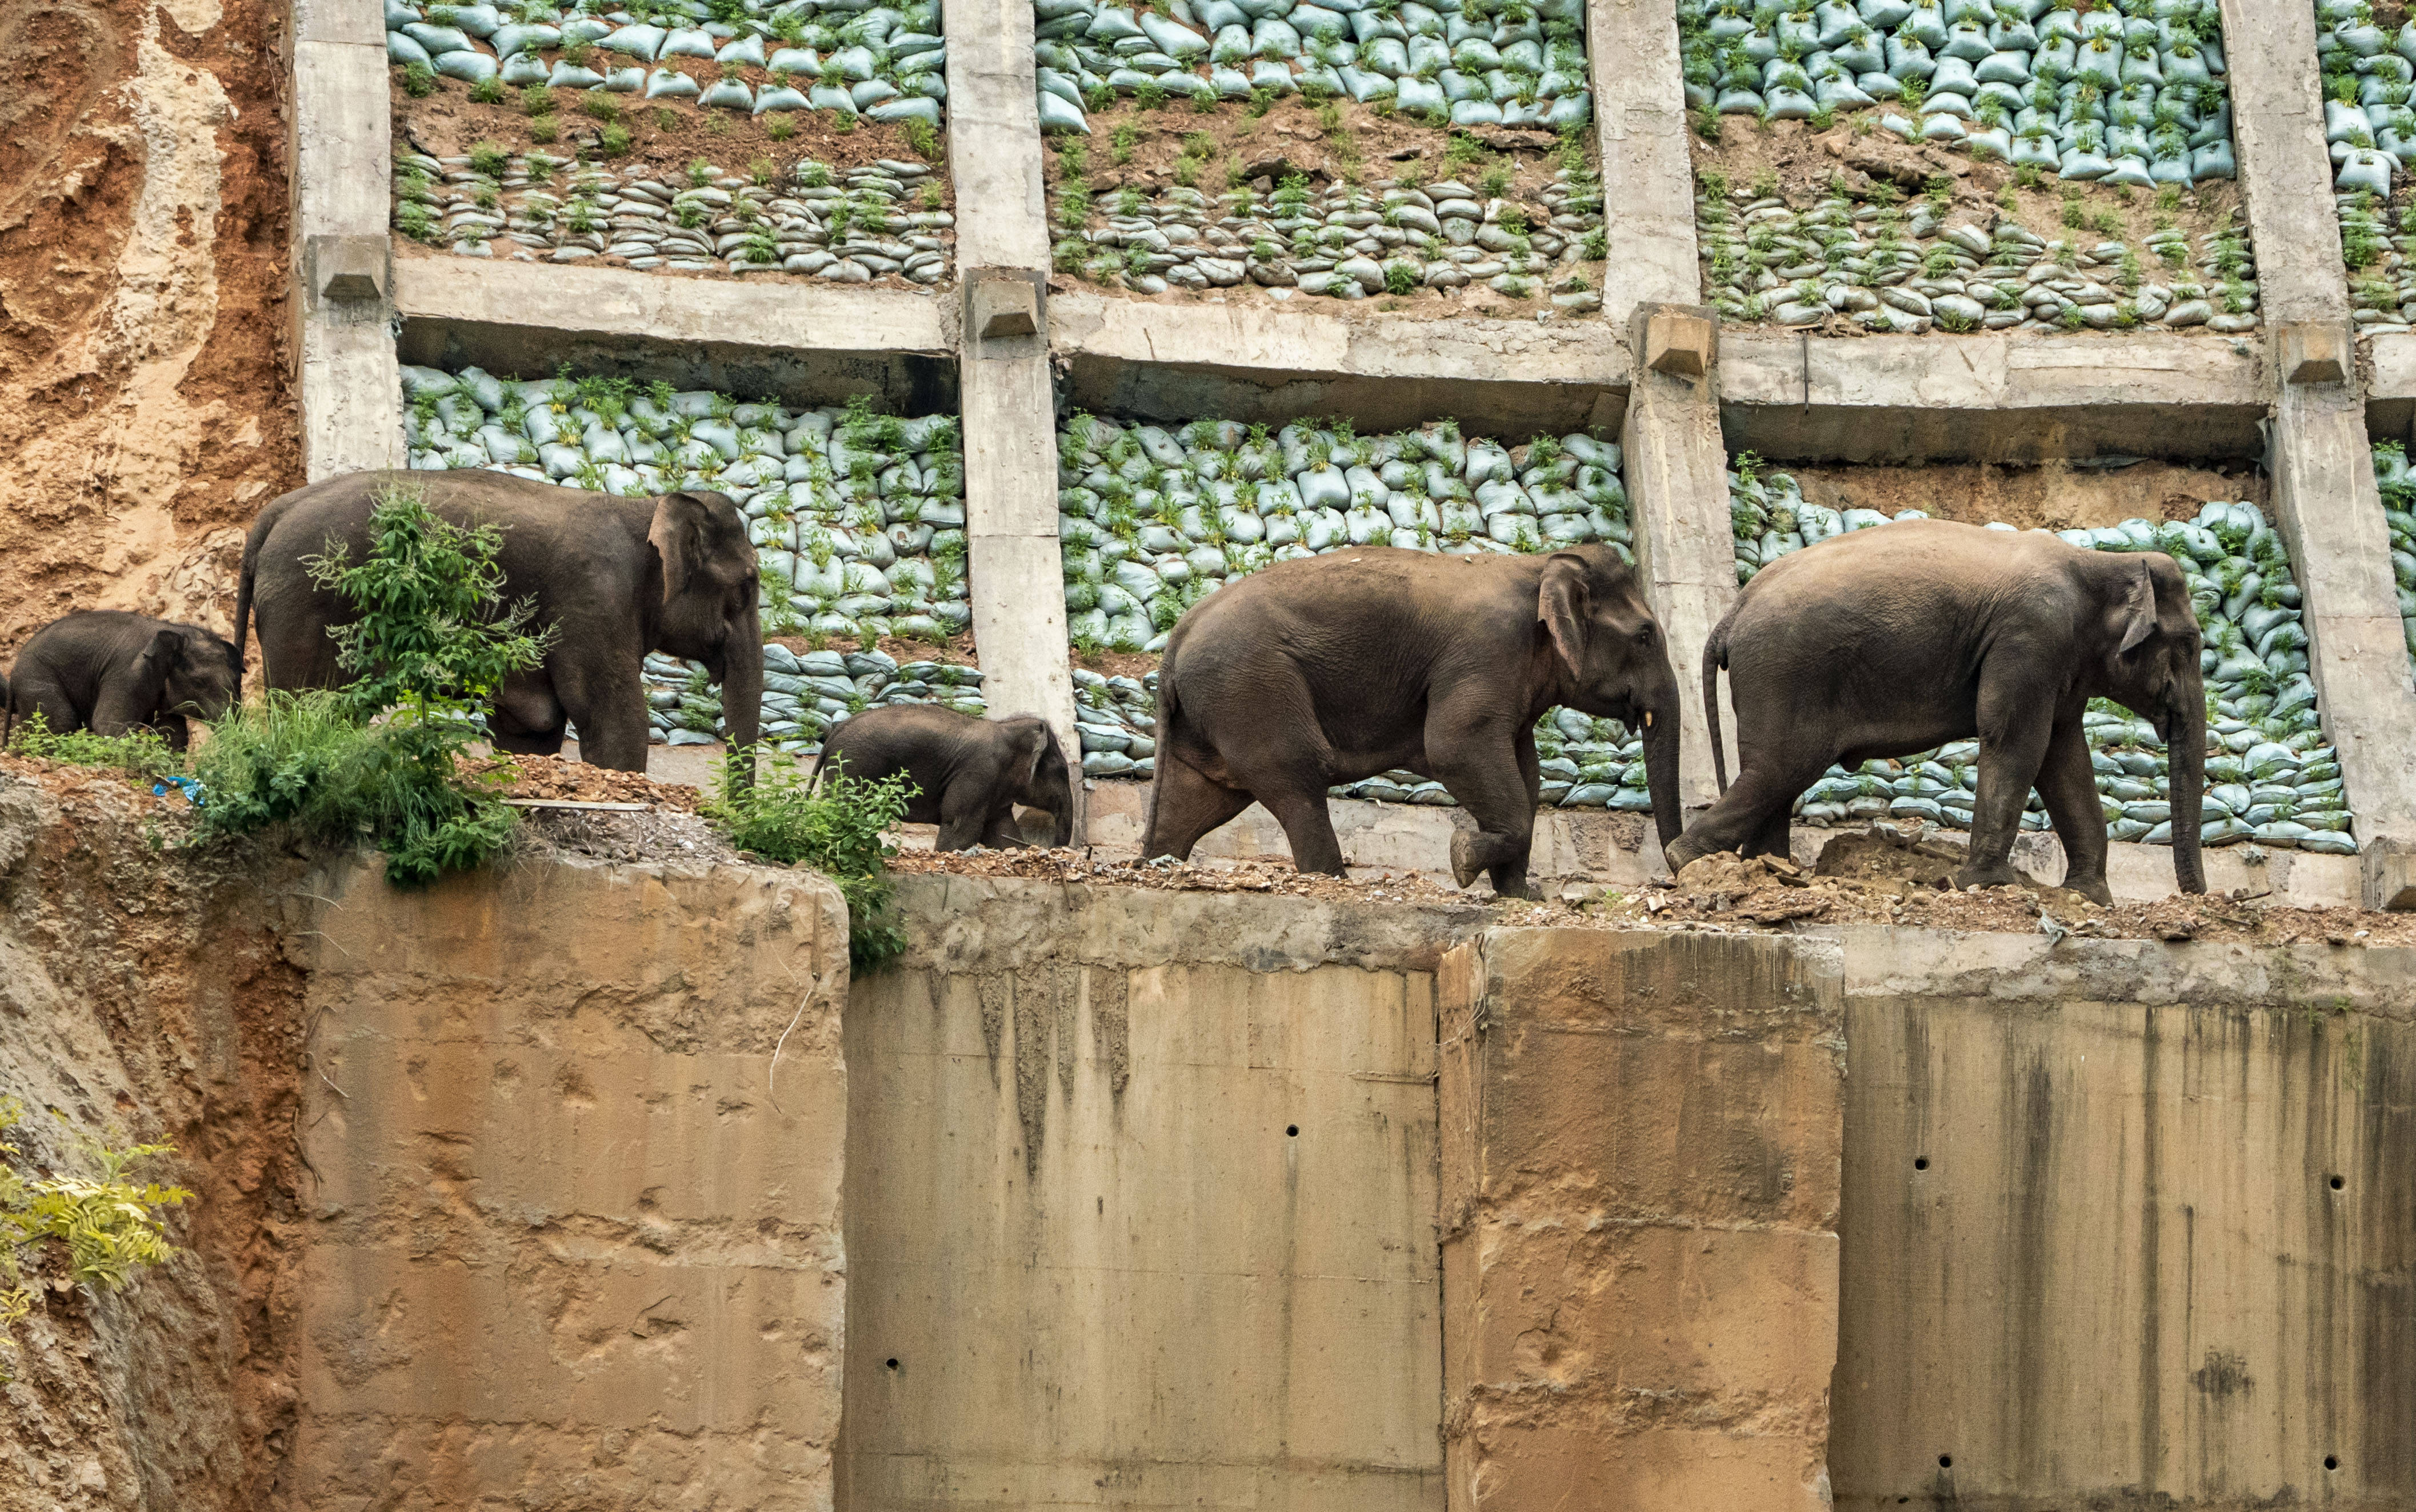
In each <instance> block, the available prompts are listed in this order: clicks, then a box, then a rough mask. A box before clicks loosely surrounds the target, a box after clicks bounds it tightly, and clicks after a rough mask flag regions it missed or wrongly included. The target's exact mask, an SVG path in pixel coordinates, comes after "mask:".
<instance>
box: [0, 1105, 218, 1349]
mask: <svg viewBox="0 0 2416 1512" xmlns="http://www.w3.org/2000/svg"><path fill="white" fill-rule="evenodd" d="M24 1111H25V1110H24V1106H23V1104H22V1103H20V1102H18V1101H17V1099H16V1098H14V1097H0V1136H5V1135H6V1134H7V1133H8V1130H9V1129H11V1128H14V1127H15V1126H17V1124H18V1122H19V1121H20V1120H21V1119H22V1118H23V1116H24ZM54 1116H56V1115H54ZM61 1121H62V1122H65V1120H64V1118H62V1119H61ZM77 1144H78V1145H79V1147H80V1148H81V1149H82V1150H83V1153H84V1155H85V1157H86V1158H87V1160H88V1161H89V1162H90V1163H91V1164H92V1166H93V1167H94V1168H95V1173H94V1175H92V1176H89V1177H79V1176H68V1175H53V1176H35V1177H25V1176H21V1175H19V1174H18V1173H17V1172H16V1170H15V1169H14V1168H13V1167H12V1166H10V1165H9V1164H8V1159H7V1157H11V1156H15V1155H18V1154H20V1153H21V1152H20V1151H19V1150H18V1148H17V1146H16V1145H14V1144H11V1143H8V1142H7V1140H6V1139H5V1138H0V1330H5V1329H7V1328H8V1327H9V1326H10V1325H12V1324H14V1323H17V1322H18V1321H19V1320H21V1319H23V1317H25V1316H26V1315H27V1314H28V1313H30V1312H32V1311H33V1310H34V1293H33V1289H32V1288H30V1287H28V1286H27V1285H25V1284H24V1283H25V1273H24V1266H25V1261H26V1259H27V1258H28V1257H27V1253H26V1252H27V1251H28V1250H30V1249H32V1248H33V1247H36V1246H38V1245H40V1244H42V1243H43V1242H44V1241H55V1242H57V1243H59V1244H63V1245H65V1246H67V1249H68V1274H69V1275H70V1276H72V1277H74V1278H75V1279H76V1280H77V1281H79V1282H81V1283H82V1284H83V1285H84V1286H85V1287H88V1288H90V1289H91V1290H92V1291H94V1292H114V1291H116V1290H118V1289H119V1288H121V1287H123V1286H125V1285H126V1284H127V1283H128V1282H129V1281H131V1280H132V1279H133V1278H134V1273H135V1271H136V1270H137V1269H138V1268H140V1267H143V1266H147V1265H159V1264H162V1263H166V1262H167V1261H168V1260H169V1259H170V1258H171V1257H173V1256H174V1254H175V1253H176V1248H175V1246H174V1245H172V1244H170V1243H169V1242H168V1239H167V1233H166V1230H165V1228H164V1226H163V1225H162V1224H161V1222H160V1219H159V1211H160V1209H162V1208H169V1207H176V1206H180V1205H182V1204H183V1203H184V1202H186V1201H187V1200H188V1199H189V1198H190V1197H191V1196H192V1195H193V1194H192V1193H191V1192H189V1191H187V1190H185V1189H184V1188H183V1187H162V1186H159V1184H158V1183H156V1182H143V1183H140V1184H137V1183H135V1182H131V1181H128V1180H127V1179H126V1172H127V1171H128V1168H129V1167H131V1166H134V1165H136V1164H137V1163H139V1162H141V1161H143V1160H147V1159H150V1158H151V1157H154V1156H161V1155H168V1154H172V1153H174V1149H175V1146H174V1145H172V1144H135V1145H129V1146H128V1147H127V1148H125V1149H112V1148H110V1147H109V1146H108V1145H106V1144H104V1143H102V1142H99V1141H98V1140H92V1139H80V1140H78V1141H77ZM16 1348H17V1346H16V1344H15V1343H14V1342H13V1341H12V1340H10V1339H9V1338H8V1337H7V1336H6V1334H5V1333H0V1382H6V1381H7V1380H8V1370H7V1368H5V1361H6V1359H7V1358H8V1355H10V1354H13V1353H15V1352H16Z"/></svg>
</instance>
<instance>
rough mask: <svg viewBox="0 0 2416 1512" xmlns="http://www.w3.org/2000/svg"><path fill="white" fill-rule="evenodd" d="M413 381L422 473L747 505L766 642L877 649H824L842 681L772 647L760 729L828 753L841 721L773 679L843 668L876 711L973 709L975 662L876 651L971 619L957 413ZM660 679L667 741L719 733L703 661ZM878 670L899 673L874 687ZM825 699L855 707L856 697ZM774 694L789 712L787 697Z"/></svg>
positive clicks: (508, 382) (655, 666) (428, 373)
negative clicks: (932, 701) (905, 413)
mask: <svg viewBox="0 0 2416 1512" xmlns="http://www.w3.org/2000/svg"><path fill="white" fill-rule="evenodd" d="M402 386H403V397H404V409H405V418H404V439H405V444H406V446H407V447H408V455H409V459H410V465H411V466H412V467H414V468H416V469H422V470H444V469H448V468H458V467H482V468H489V469H491V470H494V471H497V472H505V473H509V474H512V475H513V476H520V477H527V478H534V479H536V480H539V481H543V482H551V483H557V484H561V485H564V486H566V487H572V488H581V489H587V490H590V491H596V492H600V493H612V494H619V495H623V496H637V495H652V494H658V493H663V492H667V491H672V490H676V489H681V488H701V489H711V490H716V491H720V492H723V493H727V494H729V495H730V496H731V497H732V498H733V499H735V500H736V501H737V503H738V507H739V508H740V509H741V510H742V511H743V512H744V513H745V515H746V517H747V532H748V534H749V536H750V537H752V538H753V539H754V542H755V547H756V560H757V564H758V566H759V567H760V568H761V570H762V574H763V633H764V635H765V636H766V637H767V638H769V637H774V636H780V637H789V638H795V639H802V640H805V641H807V642H808V643H828V642H833V641H849V642H855V643H860V644H862V645H863V646H864V647H865V648H866V649H863V650H859V651H852V652H838V651H835V650H833V651H820V652H816V653H815V655H816V656H818V657H824V658H828V657H834V656H835V657H839V658H841V663H842V664H841V665H840V667H839V671H838V673H829V672H827V671H825V672H820V673H815V672H799V671H796V670H795V669H794V668H793V666H792V665H791V663H793V662H797V661H800V660H802V659H803V658H801V657H797V656H793V655H792V654H791V653H790V652H788V651H786V650H783V649H781V648H780V647H778V646H774V645H767V646H766V647H765V648H764V669H765V673H766V688H767V691H766V701H765V706H764V711H763V718H764V737H765V738H766V739H768V740H772V741H774V742H775V743H776V744H777V745H778V746H780V747H781V748H785V749H800V750H810V749H815V748H819V747H820V744H821V735H822V732H823V729H825V728H826V727H827V726H828V724H829V723H830V722H832V720H833V718H835V716H834V714H833V712H832V709H831V708H830V706H829V705H828V703H825V702H818V701H813V700H805V699H803V698H802V690H801V689H799V688H789V687H785V686H784V685H782V684H781V683H779V682H778V681H776V680H774V674H776V673H777V674H778V676H780V677H808V678H810V677H812V676H822V675H844V676H846V677H848V678H851V679H855V680H856V686H857V688H858V691H859V692H862V693H863V694H864V695H865V696H866V697H868V698H872V699H875V700H876V701H887V702H897V701H898V699H896V698H894V697H891V696H890V695H891V694H892V693H893V692H894V691H895V689H894V688H893V687H892V684H893V683H899V684H903V685H904V686H905V687H906V688H907V689H908V692H907V697H908V698H909V700H916V699H921V698H923V697H924V696H925V691H924V690H925V688H951V689H959V691H958V692H956V693H952V694H950V695H948V696H945V697H940V698H938V700H937V701H939V702H958V701H961V700H963V699H964V698H967V697H972V698H974V699H975V700H976V701H977V699H978V694H977V693H972V692H970V691H969V690H971V689H976V688H978V687H979V677H980V674H979V673H978V671H977V670H975V669H971V668H966V669H951V670H948V671H946V672H944V673H928V672H923V671H907V670H901V669H899V668H898V666H897V665H896V663H895V662H894V661H893V660H891V659H890V658H886V657H884V656H883V655H882V654H881V653H880V652H878V651H875V650H872V649H870V647H871V645H872V643H874V642H876V641H878V640H880V639H882V638H885V637H892V636H896V637H904V638H909V639H917V640H924V641H929V642H933V643H940V642H944V641H945V640H946V639H947V638H948V637H949V636H951V635H953V634H956V633H957V632H959V631H962V630H964V629H965V628H967V627H969V626H970V625H971V624H972V620H973V611H972V608H971V605H970V602H969V594H968V588H967V584H966V581H965V571H964V568H965V533H964V522H965V508H964V461H963V457H962V452H961V448H960V446H959V439H958V435H957V426H956V420H955V418H954V417H953V416H921V417H918V418H914V419H901V418H899V417H898V416H881V415H874V414H872V413H871V412H870V410H869V409H868V408H867V407H866V406H864V405H863V404H862V403H859V404H857V405H855V406H853V407H851V408H844V409H842V408H838V407H834V406H823V407H821V408H791V407H789V406H786V405H781V404H777V403H769V402H759V403H747V402H741V401H738V400H736V399H735V398H733V397H732V396H730V395H727V394H717V393H712V392H710V391H706V390H689V391H686V392H678V391H674V390H672V388H671V387H670V386H669V385H666V384H657V385H655V386H652V387H650V388H648V389H645V390H639V389H638V388H636V387H635V386H632V385H630V384H628V383H627V382H625V381H620V380H606V379H596V378H586V379H571V378H554V379H548V380H542V381H538V382H534V383H523V382H520V381H518V380H514V379H504V378H497V377H494V376H493V375H491V374H490V373H488V372H487V371H485V370H483V369H479V368H475V367H470V368H463V369H461V370H460V371H459V372H450V373H448V372H445V371H442V370H437V369H433V368H420V367H413V366H408V365H406V366H405V367H404V368H403V370H402ZM856 663H860V664H856ZM817 665H821V664H820V663H818V664H817ZM928 665H933V664H927V663H922V662H914V663H909V664H908V666H909V669H923V668H926V667H927V666H928ZM648 669H649V670H648V695H647V700H648V704H649V707H650V708H651V709H652V710H653V713H654V718H655V729H656V733H657V735H658V736H660V737H661V738H663V739H665V740H667V741H669V742H670V743H672V744H675V745H686V744H694V743H699V742H701V741H703V740H707V739H710V738H713V737H711V736H710V735H709V734H707V733H705V732H709V731H711V730H712V729H714V728H715V721H716V719H717V718H718V715H719V712H720V711H719V707H718V704H717V702H716V701H715V697H714V695H713V694H712V693H711V692H710V691H709V690H708V689H707V688H706V687H705V682H704V677H703V673H702V668H701V667H697V666H695V665H694V664H682V663H679V662H677V661H675V660H672V659H671V658H661V657H657V658H649V661H648ZM876 672H878V673H881V674H882V676H883V679H885V680H884V681H883V682H881V683H876V684H873V685H869V686H867V685H864V684H863V683H862V681H861V680H862V679H863V678H865V677H867V676H869V675H871V674H872V673H876ZM966 673H971V676H970V678H969V679H968V678H967V677H966V676H965V674H966ZM819 691H821V692H823V693H827V694H829V695H830V697H831V698H832V699H835V700H837V701H838V703H839V704H840V705H841V706H842V709H844V706H845V704H846V698H847V696H846V695H844V694H838V693H837V692H836V691H835V690H833V689H829V688H822V689H820V690H819ZM774 693H780V694H783V695H785V696H787V697H788V698H789V700H790V702H789V703H782V704H778V705H776V704H775V703H773V702H772V695H773V694H774ZM776 709H777V710H778V712H776ZM841 717H843V716H841Z"/></svg>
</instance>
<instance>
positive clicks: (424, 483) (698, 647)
mask: <svg viewBox="0 0 2416 1512" xmlns="http://www.w3.org/2000/svg"><path fill="white" fill-rule="evenodd" d="M389 486H392V487H398V488H406V489H415V490H417V491H420V493H421V494H422V495H423V496H424V497H425V498H426V499H427V500H428V503H429V507H430V508H432V509H433V510H435V512H436V513H437V514H439V515H441V516H443V517H444V518H445V519H446V520H449V521H452V522H455V523H457V524H471V523H477V522H489V523H492V524H496V525H500V526H502V527H503V549H502V551H501V552H500V553H499V554H498V556H497V561H498V563H499V564H500V565H501V566H502V567H503V569H504V577H505V582H506V587H505V594H506V597H508V598H510V599H512V600H514V601H517V600H519V599H521V598H524V597H525V598H531V599H534V600H535V602H536V621H535V623H536V625H537V626H538V627H548V626H550V627H552V628H553V630H554V632H555V633H554V640H553V643H552V646H551V649H550V650H548V652H547V653H546V657H545V661H544V663H543V664H542V665H541V666H538V667H536V668H534V669H532V670H530V671H528V672H525V673H516V674H514V675H513V676H512V677H511V678H509V679H508V680H506V683H505V684H504V687H503V688H502V689H501V690H500V691H499V692H498V693H497V695H496V697H495V703H494V709H493V712H492V714H491V717H490V721H489V728H490V731H491V734H492V737H493V740H494V744H495V746H496V747H497V748H500V749H503V750H507V751H512V752H515V753H518V754H522V755H538V756H550V755H552V754H554V753H556V752H558V751H560V750H561V749H562V742H563V732H564V727H565V726H566V725H569V724H575V725H577V726H578V727H579V754H580V757H581V760H583V761H587V762H590V763H593V764H596V765H597V766H610V767H615V768H618V769H619V770H622V771H626V772H642V771H644V770H645V769H646V702H645V693H644V691H643V688H642V686H641V684H640V681H639V678H640V675H641V669H642V663H643V662H644V660H645V657H646V653H648V652H649V651H661V652H665V653H667V654H669V655H671V656H674V657H686V658H692V659H694V660H697V661H701V662H702V663H704V666H705V668H706V670H707V672H708V673H710V675H711V676H712V678H713V680H714V681H715V682H717V683H718V684H720V685H721V713H722V724H723V727H724V729H725V730H727V732H728V733H729V737H730V743H731V744H732V746H745V745H751V744H753V742H754V740H755V736H756V733H757V730H758V727H759V721H760V719H761V718H762V712H763V629H762V627H761V625H760V624H759V622H758V620H757V614H756V597H757V588H756V571H755V549H754V547H753V546H751V545H750V544H748V542H747V522H746V521H745V519H744V518H742V517H741V516H740V514H739V512H738V507H737V505H736V504H734V503H733V502H732V500H731V499H730V497H729V496H728V495H727V494H722V493H712V492H705V491H687V492H681V493H669V494H664V495H662V496H661V497H659V498H627V499H625V498H616V497H614V496H613V495H611V494H606V493H589V492H585V491H581V490H578V489H566V488H556V487H554V486H553V485H552V484H550V483H538V482H536V481H533V480H531V479H528V478H521V477H513V476H509V475H508V474H504V473H488V472H476V471H462V472H453V473H440V472H420V473H353V474H349V475H346V476H341V477H331V478H327V479H325V481H322V482H318V483H313V484H311V485H310V487H308V488H304V489H298V490H296V491H294V492H292V493H288V494H286V495H285V496H284V497H282V498H280V499H278V500H276V501H274V502H273V503H271V504H270V505H269V506H268V507H266V508H265V509H263V510H262V511H261V512H260V518H259V520H257V521H255V522H253V524H252V527H251V535H250V537H249V539H247V540H246V541H245V542H244V548H243V581H242V584H241V586H240V587H239V589H238V590H237V594H236V598H235V622H234V623H235V634H236V636H237V637H238V638H240V637H241V636H242V635H243V633H244V628H245V624H246V616H247V615H248V614H251V613H257V615H258V617H259V625H260V651H261V658H262V661H263V663H264V666H265V668H266V673H267V678H268V686H269V687H271V688H333V687H336V686H338V685H339V684H340V683H341V682H342V681H343V680H344V676H343V673H341V672H340V671H339V670H338V668H337V666H336V643H335V642H334V641H333V640H332V639H331V638H330V637H329V636H328V634H327V631H328V629H329V627H333V626H337V625H341V624H344V623H346V622H348V621H349V620H350V619H352V618H353V614H352V612H351V607H350V606H349V605H348V604H346V603H345V602H344V601H343V600H342V599H340V598H339V597H336V596H335V594H334V593H332V592H330V591H329V590H327V589H325V588H322V587H320V586H319V585H318V584H316V583H314V582H311V580H310V568H309V567H308V566H307V565H306V564H305V560H304V559H305V558H308V557H313V556H317V555H319V554H321V553H322V552H325V551H326V550H327V547H328V543H329V542H330V541H331V540H332V541H335V542H337V543H339V544H340V545H342V546H343V547H344V548H345V549H346V550H347V551H348V552H350V553H351V556H352V558H353V560H355V561H358V560H360V559H361V557H362V556H363V555H364V554H365V553H366V552H367V551H368V548H369V522H370V507H371V506H372V504H373V503H374V498H373V496H374V495H375V494H376V493H377V492H378V491H380V490H382V489H385V488H386V487H389Z"/></svg>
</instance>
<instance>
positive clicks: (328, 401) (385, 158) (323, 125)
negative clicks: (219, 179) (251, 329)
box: [292, 0, 403, 482]
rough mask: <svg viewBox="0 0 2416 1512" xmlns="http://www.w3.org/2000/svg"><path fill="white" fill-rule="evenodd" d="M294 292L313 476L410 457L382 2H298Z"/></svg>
mask: <svg viewBox="0 0 2416 1512" xmlns="http://www.w3.org/2000/svg"><path fill="white" fill-rule="evenodd" d="M294 20H295V23H296V31H297V32H298V34H299V35H298V37H297V39H296V41H295V43H294V110H293V116H292V119H293V131H294V135H293V141H292V147H293V159H292V160H293V163H294V249H293V256H294V277H295V280H296V281H297V283H298V284H299V288H298V289H297V290H296V297H295V299H294V318H295V321H296V323H297V325H298V326H299V329H298V330H297V332H296V340H295V341H294V350H295V352H296V353H298V354H299V358H300V362H301V375H300V376H301V381H300V384H299V387H300V389H301V394H302V461H303V466H304V469H305V471H306V473H307V475H308V476H309V478H310V481H312V482H316V481H318V480H319V479H320V478H323V477H327V476H332V475H334V474H337V473H347V472H353V471H356V470H358V469H362V468H373V467H400V466H401V465H402V464H403V446H402V424H401V403H402V400H401V379H400V371H399V369H398V367H397V364H396V360H395V352H394V336H393V333H392V331H391V329H390V324H391V322H392V319H393V316H394V276H393V251H392V248H391V247H390V245H389V244H388V242H387V238H386V219H387V192H388V190H387V184H388V181H389V179H390V177H391V175H392V174H393V171H394V169H393V159H392V118H391V116H390V115H389V113H388V112H389V109H390V107H389V105H388V102H387V87H388V86H387V82H386V58H385V13H384V12H383V10H382V9H381V8H379V6H378V5H377V3H376V0H310V3H308V4H297V5H296V6H295V7H294Z"/></svg>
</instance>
